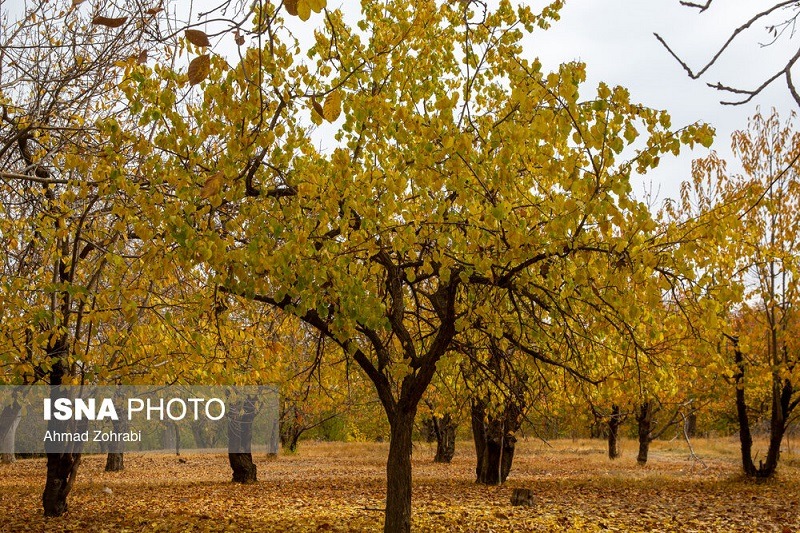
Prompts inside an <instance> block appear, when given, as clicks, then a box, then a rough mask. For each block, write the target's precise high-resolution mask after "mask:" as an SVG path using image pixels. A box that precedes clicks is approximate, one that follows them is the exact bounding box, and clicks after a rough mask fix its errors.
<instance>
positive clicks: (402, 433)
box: [384, 406, 416, 533]
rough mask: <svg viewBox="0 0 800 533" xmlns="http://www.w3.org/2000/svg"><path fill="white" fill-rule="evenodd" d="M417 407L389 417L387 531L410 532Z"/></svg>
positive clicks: (393, 532)
mask: <svg viewBox="0 0 800 533" xmlns="http://www.w3.org/2000/svg"><path fill="white" fill-rule="evenodd" d="M415 414H416V406H414V407H413V408H412V410H411V411H410V412H409V411H400V412H398V413H396V414H395V415H394V416H392V417H391V418H390V420H389V426H390V439H391V440H390V441H389V459H388V461H387V463H386V521H385V523H384V531H385V532H386V533H404V532H410V531H411V449H412V448H411V445H412V440H411V437H412V432H413V428H414V415H415Z"/></svg>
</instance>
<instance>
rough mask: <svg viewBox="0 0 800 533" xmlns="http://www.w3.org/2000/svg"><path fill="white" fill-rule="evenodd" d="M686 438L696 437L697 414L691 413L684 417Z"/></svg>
mask: <svg viewBox="0 0 800 533" xmlns="http://www.w3.org/2000/svg"><path fill="white" fill-rule="evenodd" d="M685 429H686V436H687V437H689V438H690V439H693V438H694V437H696V436H697V413H696V412H695V411H692V412H691V413H689V416H687V417H686V428H685Z"/></svg>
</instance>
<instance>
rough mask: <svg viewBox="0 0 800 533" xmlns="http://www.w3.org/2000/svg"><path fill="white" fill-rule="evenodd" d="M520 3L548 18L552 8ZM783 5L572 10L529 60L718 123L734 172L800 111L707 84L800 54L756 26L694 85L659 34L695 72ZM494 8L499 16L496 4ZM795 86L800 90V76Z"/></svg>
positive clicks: (678, 163) (595, 0)
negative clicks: (778, 123) (729, 94)
mask: <svg viewBox="0 0 800 533" xmlns="http://www.w3.org/2000/svg"><path fill="white" fill-rule="evenodd" d="M234 1H235V0H234ZM514 1H520V2H527V3H529V4H531V5H533V7H534V8H537V7H539V8H540V7H541V6H542V5H544V4H545V2H546V1H547V0H512V2H514ZM695 1H698V2H700V1H704V0H695ZM777 1H778V0H713V3H712V7H711V8H710V9H708V10H707V11H706V12H704V13H699V12H698V10H697V9H693V8H689V7H685V6H681V5H680V3H679V0H567V1H566V6H565V7H564V9H563V10H562V11H561V20H560V21H558V22H556V23H555V24H553V26H552V27H551V28H550V29H549V30H547V31H541V30H539V31H537V32H536V33H534V35H533V36H531V37H530V40H529V45H528V48H527V49H526V50H525V51H524V53H525V55H527V56H530V57H534V56H538V57H539V58H540V60H541V61H542V63H543V65H544V67H545V68H546V69H551V70H552V69H556V68H557V66H558V64H559V63H560V62H563V61H571V60H576V59H577V60H581V61H584V62H585V63H586V64H587V73H588V80H587V84H586V86H585V89H584V95H586V96H588V95H590V94H592V93H593V89H594V87H595V86H596V84H597V82H599V81H605V82H606V83H608V84H609V85H623V86H625V87H627V88H628V89H629V90H630V92H631V98H632V99H633V100H634V101H637V102H640V103H642V104H644V105H647V106H649V107H654V108H658V109H665V110H667V111H668V112H669V113H670V114H671V115H672V124H673V127H680V126H683V125H687V124H690V123H692V122H695V121H698V120H702V121H706V122H708V123H710V124H711V125H713V126H714V127H715V128H716V129H717V137H716V140H715V142H714V145H713V147H712V149H714V150H717V151H718V152H719V153H720V154H721V155H722V157H724V158H725V159H727V160H728V161H729V162H730V163H731V164H732V163H733V161H734V159H733V155H732V154H731V151H730V135H731V133H732V132H733V131H734V130H737V129H743V128H746V126H747V119H748V117H750V116H751V115H752V114H753V113H755V111H756V107H757V106H760V107H761V109H762V110H763V112H765V113H768V112H769V111H770V108H772V107H776V108H777V109H778V110H779V111H780V112H781V115H782V118H784V119H785V118H787V117H788V116H789V113H790V112H792V111H793V110H795V109H796V108H797V106H796V105H795V103H794V101H793V100H792V99H791V96H790V95H789V92H788V90H787V89H786V86H785V84H784V80H783V79H779V80H777V81H776V82H775V83H774V84H773V86H772V87H770V88H769V89H767V90H766V91H764V93H762V94H761V95H760V96H758V97H757V98H755V99H754V100H753V101H752V102H750V103H748V104H746V105H742V106H724V105H721V104H720V100H721V99H725V98H726V95H725V94H724V93H721V92H719V91H716V90H714V89H712V88H709V87H707V86H706V82H717V81H722V82H723V83H725V84H727V85H732V86H737V87H742V88H752V87H755V86H757V85H759V84H760V83H761V82H762V80H764V79H765V77H767V76H768V75H769V74H771V73H773V72H775V68H774V67H777V66H778V65H782V63H781V59H784V60H785V58H787V57H789V56H791V55H792V46H795V51H796V46H797V44H796V43H795V42H789V41H788V39H787V38H783V39H782V40H781V41H779V42H778V43H776V44H775V45H773V46H771V47H766V48H764V47H761V46H760V44H759V43H760V42H763V41H764V40H765V39H767V34H766V32H765V31H764V27H765V25H766V21H765V22H763V23H762V22H759V23H756V24H754V26H753V28H751V30H749V32H748V33H746V34H744V35H742V36H741V37H740V39H739V40H737V42H738V46H734V47H732V48H731V49H729V50H728V51H727V52H726V54H725V55H724V56H723V57H722V59H721V60H720V61H719V63H718V65H717V66H716V67H714V68H712V69H711V70H709V72H708V73H707V74H706V75H705V76H704V77H703V78H702V79H700V80H691V79H690V78H689V77H688V76H687V75H686V72H685V71H684V70H683V68H682V67H681V66H680V65H679V64H678V63H677V61H675V60H674V59H673V58H672V57H671V56H670V55H669V53H668V52H667V51H666V49H664V48H663V47H662V46H661V45H660V44H659V43H658V42H657V40H656V38H655V37H654V35H653V33H654V32H658V33H659V34H660V35H661V36H662V37H664V38H665V39H666V40H667V42H668V43H669V44H670V46H671V47H672V48H673V49H674V50H675V51H676V52H677V53H678V54H680V55H681V57H683V58H684V59H685V60H686V62H687V63H688V64H689V65H690V66H691V67H693V68H695V69H697V68H699V67H700V66H701V65H703V64H704V63H705V62H707V61H708V59H709V58H710V57H711V56H712V55H713V53H714V52H715V51H716V49H717V48H718V47H719V46H720V45H721V44H722V43H724V42H725V40H726V39H727V38H728V36H729V35H730V33H731V31H733V30H734V29H735V28H736V27H737V26H739V25H741V24H743V23H744V22H745V21H747V20H748V19H749V18H750V17H752V16H753V15H754V14H755V13H757V12H759V11H760V10H763V9H764V8H766V7H769V6H772V5H774V4H775V3H777ZM486 2H487V3H488V4H489V5H490V6H493V5H496V2H497V0H486ZM218 3H219V2H218V1H217V0H195V2H194V5H195V7H194V12H195V13H197V12H198V11H200V10H201V8H202V7H205V6H207V5H217V4H218ZM87 4H89V3H88V2H87ZM176 4H178V5H179V7H182V8H184V9H186V8H188V6H189V5H191V4H189V2H186V3H185V4H184V3H183V2H182V1H178V2H177V3H176ZM24 5H25V0H0V6H2V8H3V10H8V11H10V12H12V13H13V12H14V11H15V10H20V11H21V10H22V8H23V6H24ZM328 8H330V9H337V8H341V9H342V10H343V11H344V12H345V14H346V16H347V18H349V19H352V18H355V17H356V16H357V14H358V13H359V12H360V1H358V0H328ZM792 13H794V11H791V12H790V11H783V12H781V13H779V14H778V15H777V16H776V17H773V18H772V19H771V20H772V21H773V22H775V21H779V20H785V19H787V18H789V17H790V16H791V14H792ZM290 18H291V17H290ZM194 20H195V21H196V20H197V19H196V18H195V19H194ZM321 23H322V17H321V15H319V14H312V17H311V20H310V21H309V22H307V23H303V24H302V25H300V26H295V27H296V28H297V29H298V30H299V31H298V32H297V33H298V36H300V35H299V34H300V33H304V32H306V31H308V37H309V38H310V33H311V32H310V30H311V29H313V28H314V27H315V26H316V25H317V24H321ZM293 26H294V24H293ZM229 40H230V39H229ZM230 44H232V43H230ZM222 48H225V45H222V46H220V45H217V46H215V47H214V50H215V52H217V53H221V52H222V53H224V51H223V50H222ZM784 62H785V61H784ZM797 77H798V84H800V73H798V76H797ZM706 153H707V151H706V150H705V149H703V148H702V147H700V148H696V149H695V150H693V151H691V152H690V151H688V150H685V151H684V152H683V153H682V155H681V156H680V157H678V158H672V157H666V156H665V157H662V158H661V165H660V166H659V168H658V169H656V170H655V171H651V172H650V173H649V174H648V175H647V176H644V177H638V178H637V179H636V180H635V182H634V184H633V186H634V193H635V194H636V195H637V196H639V197H642V196H643V194H644V192H645V190H651V191H652V192H653V194H657V196H658V198H659V199H664V198H666V197H675V196H677V194H678V191H679V186H680V183H681V182H682V181H684V180H686V179H688V178H689V176H690V169H691V160H692V158H695V157H702V156H704V155H705V154H706Z"/></svg>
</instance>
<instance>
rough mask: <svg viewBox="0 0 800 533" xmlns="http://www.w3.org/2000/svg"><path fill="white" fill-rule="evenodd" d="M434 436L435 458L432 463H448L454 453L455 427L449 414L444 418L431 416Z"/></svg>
mask: <svg viewBox="0 0 800 533" xmlns="http://www.w3.org/2000/svg"><path fill="white" fill-rule="evenodd" d="M431 422H432V425H433V431H434V436H435V438H436V456H435V457H434V458H433V462H434V463H449V462H450V461H452V460H453V455H455V453H456V425H455V423H454V422H453V418H452V417H451V416H450V413H445V414H444V416H432V417H431Z"/></svg>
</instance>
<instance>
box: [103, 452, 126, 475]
mask: <svg viewBox="0 0 800 533" xmlns="http://www.w3.org/2000/svg"><path fill="white" fill-rule="evenodd" d="M123 470H125V454H123V453H121V452H108V455H107V456H106V472H122V471H123Z"/></svg>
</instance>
